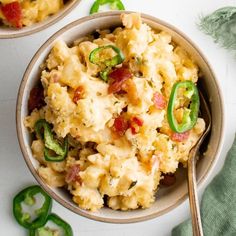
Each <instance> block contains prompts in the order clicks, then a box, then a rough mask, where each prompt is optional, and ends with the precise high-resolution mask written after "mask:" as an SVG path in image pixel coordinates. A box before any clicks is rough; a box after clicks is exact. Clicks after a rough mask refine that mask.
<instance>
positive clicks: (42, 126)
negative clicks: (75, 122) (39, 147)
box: [35, 119, 68, 162]
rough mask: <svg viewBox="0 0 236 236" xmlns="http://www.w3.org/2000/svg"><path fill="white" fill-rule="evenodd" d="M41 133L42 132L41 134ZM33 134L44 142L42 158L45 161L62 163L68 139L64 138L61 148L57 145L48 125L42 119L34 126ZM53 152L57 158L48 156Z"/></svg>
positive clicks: (66, 150)
mask: <svg viewBox="0 0 236 236" xmlns="http://www.w3.org/2000/svg"><path fill="white" fill-rule="evenodd" d="M42 131H43V132H42ZM35 132H36V134H37V135H38V136H39V138H41V139H42V140H44V145H45V148H44V158H45V160H46V161H51V162H59V161H63V160H64V159H65V158H66V156H67V153H68V138H67V137H66V138H65V140H64V144H63V146H61V145H60V144H59V142H58V141H57V140H55V139H54V138H53V134H52V131H51V128H50V125H49V123H47V122H46V120H44V119H40V120H38V121H37V122H36V124H35ZM50 150H51V151H54V152H55V153H56V154H57V156H50V154H49V152H50Z"/></svg>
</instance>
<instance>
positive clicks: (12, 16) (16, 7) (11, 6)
mask: <svg viewBox="0 0 236 236" xmlns="http://www.w3.org/2000/svg"><path fill="white" fill-rule="evenodd" d="M0 10H1V11H2V14H3V15H4V16H5V17H6V20H7V21H8V22H9V23H10V24H11V25H12V26H14V27H16V28H22V9H21V5H20V3H19V2H17V1H15V2H12V3H8V4H4V5H2V6H0Z"/></svg>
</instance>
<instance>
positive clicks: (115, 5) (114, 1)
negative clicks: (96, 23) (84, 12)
mask: <svg viewBox="0 0 236 236" xmlns="http://www.w3.org/2000/svg"><path fill="white" fill-rule="evenodd" d="M105 4H109V6H110V9H111V10H125V7H124V5H123V3H122V1H120V0H96V1H95V2H94V4H93V5H92V7H91V9H90V15H92V14H94V13H97V12H99V8H100V6H102V5H105Z"/></svg>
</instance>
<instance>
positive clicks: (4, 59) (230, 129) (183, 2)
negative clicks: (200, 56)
mask: <svg viewBox="0 0 236 236" xmlns="http://www.w3.org/2000/svg"><path fill="white" fill-rule="evenodd" d="M92 2H93V0H82V2H81V4H80V5H79V6H78V7H77V8H76V9H74V10H73V12H72V13H71V14H70V15H69V16H67V17H65V18H64V19H63V20H62V21H61V22H59V23H57V24H56V25H54V26H53V27H51V28H49V29H47V30H45V31H43V32H40V33H37V34H35V35H32V36H28V37H25V38H19V39H14V40H0V81H1V84H0V235H1V236H23V235H27V232H26V231H25V230H24V229H22V228H21V227H20V226H19V225H18V224H17V223H16V222H15V220H14V218H13V216H12V198H13V196H14V195H15V193H17V192H18V191H19V190H20V189H22V187H23V186H27V185H30V184H32V183H34V182H35V180H34V178H33V176H32V175H31V173H30V171H29V170H28V169H27V167H26V165H25V163H24V161H23V158H22V154H21V152H20V149H19V146H18V141H17V137H16V128H15V103H16V96H17V91H18V87H19V84H20V81H21V78H22V76H23V73H24V71H25V69H26V66H27V64H28V63H29V61H30V59H31V58H32V56H33V55H34V53H35V52H36V50H37V49H38V48H39V47H40V46H41V45H42V43H44V42H45V40H46V39H47V38H48V37H49V36H50V35H52V34H53V33H54V32H56V31H57V30H58V29H60V28H61V27H62V26H64V25H66V24H67V23H69V22H71V21H73V20H76V19H78V18H80V17H83V16H85V15H88V12H89V8H90V6H91V4H92ZM123 2H124V4H125V6H126V9H127V10H134V11H139V12H144V13H147V14H150V15H153V16H156V17H158V18H160V19H162V20H165V21H167V22H169V23H171V24H172V25H175V26H176V27H178V28H179V29H181V30H182V31H183V32H185V33H186V34H187V35H188V36H189V37H191V38H192V39H193V41H195V43H196V44H197V45H198V46H199V47H200V48H201V49H202V50H203V52H205V55H206V57H207V58H208V59H209V61H210V63H211V64H212V66H213V68H214V69H215V72H216V74H217V76H218V78H219V82H220V85H221V87H222V90H223V94H224V98H225V105H226V138H225V142H224V147H223V150H222V153H221V158H220V159H219V161H218V163H217V165H216V166H215V168H214V170H213V172H212V174H211V176H210V177H209V179H208V181H207V183H209V181H210V180H211V179H212V178H213V177H214V175H215V174H216V173H217V172H218V171H219V169H220V168H221V167H222V164H223V162H224V158H225V155H226V153H227V150H228V149H229V147H230V145H231V144H232V141H233V137H234V133H235V130H236V91H235V90H236V56H234V55H232V54H230V53H229V52H227V51H226V50H224V49H221V48H219V46H218V45H216V44H214V43H213V41H212V40H211V38H210V37H207V36H205V35H204V34H202V33H201V32H200V31H199V30H198V29H197V27H196V24H195V23H196V21H197V19H198V16H199V15H200V14H201V13H203V14H208V13H210V12H212V11H213V10H215V9H217V8H219V7H223V6H227V5H234V6H236V1H235V0H165V1H161V0H123ZM207 183H206V184H207ZM206 184H204V185H203V186H202V188H201V189H200V190H199V193H200V195H201V194H202V192H203V190H204V188H205V187H206ZM53 212H55V213H57V214H59V215H60V216H62V217H63V218H64V219H65V220H66V221H68V222H69V223H70V224H71V225H72V227H73V229H74V233H75V236H94V235H96V236H110V235H112V236H132V235H135V236H143V235H145V236H167V235H170V234H171V229H172V228H173V227H174V226H175V225H177V224H179V223H180V222H182V221H183V220H185V219H186V218H187V217H189V207H188V202H187V201H186V202H185V203H184V204H182V205H181V206H179V207H178V208H176V209H175V210H173V211H171V212H170V213H168V214H166V215H164V216H161V217H159V218H156V219H153V220H150V221H147V222H142V223H136V224H127V225H125V224H124V225H115V224H106V223H100V222H95V221H92V220H88V219H86V218H83V217H80V216H78V215H76V214H74V213H72V212H70V211H69V210H67V209H65V208H63V207H62V206H60V205H59V204H57V203H56V202H55V201H54V206H53Z"/></svg>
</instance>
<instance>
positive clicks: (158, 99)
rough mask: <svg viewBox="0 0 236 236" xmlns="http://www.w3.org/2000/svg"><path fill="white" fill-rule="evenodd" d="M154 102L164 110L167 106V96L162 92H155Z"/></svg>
mask: <svg viewBox="0 0 236 236" xmlns="http://www.w3.org/2000/svg"><path fill="white" fill-rule="evenodd" d="M153 102H154V105H155V107H156V108H157V109H159V110H162V109H165V108H166V100H165V97H164V96H163V95H162V94H161V93H158V92H156V93H154V95H153Z"/></svg>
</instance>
